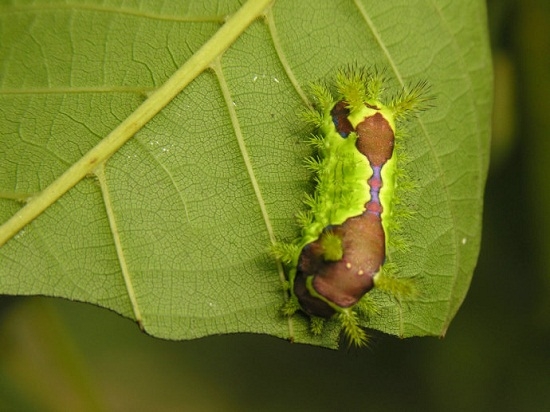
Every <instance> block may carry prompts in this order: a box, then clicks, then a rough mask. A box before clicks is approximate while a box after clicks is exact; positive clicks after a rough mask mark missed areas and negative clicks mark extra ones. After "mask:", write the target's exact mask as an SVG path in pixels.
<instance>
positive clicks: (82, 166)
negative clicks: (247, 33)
mask: <svg viewBox="0 0 550 412" xmlns="http://www.w3.org/2000/svg"><path fill="white" fill-rule="evenodd" d="M272 1H273V0H248V1H247V2H246V3H245V4H244V5H243V6H242V7H241V8H240V9H239V10H238V11H237V12H236V13H235V14H233V15H231V16H230V17H229V19H228V20H227V22H226V23H225V24H224V25H223V26H222V27H221V28H220V29H219V30H218V31H217V32H216V33H215V34H214V35H213V36H212V37H211V38H210V40H208V41H207V42H206V43H205V44H204V45H203V46H202V47H201V48H200V49H199V50H198V51H197V52H196V53H195V54H193V56H191V58H190V59H189V60H187V61H186V62H185V63H184V64H183V66H181V67H180V68H179V69H178V70H177V71H176V72H175V73H174V74H173V75H172V76H171V77H170V78H169V79H168V80H167V81H166V82H165V83H164V84H163V85H162V86H161V87H159V88H158V89H157V90H156V91H155V92H154V93H153V94H151V96H150V97H149V98H148V99H147V100H146V101H145V102H143V103H142V104H141V106H139V107H138V108H137V109H136V110H135V111H134V112H133V113H132V114H131V115H130V116H128V117H127V118H126V119H125V120H124V121H123V122H122V123H121V124H120V125H118V127H116V128H115V129H114V130H113V131H112V132H111V133H109V134H108V135H107V136H106V137H105V138H104V139H103V140H102V141H101V142H99V143H98V144H97V145H96V146H95V147H94V148H92V149H91V150H90V151H89V152H88V153H86V154H85V155H84V156H83V157H82V158H81V159H80V160H78V161H77V162H76V163H74V164H73V165H72V166H71V167H70V168H69V169H67V171H65V173H63V174H62V175H61V176H60V177H58V178H57V179H56V180H55V181H53V182H52V183H51V184H50V185H49V186H48V187H46V188H45V189H44V190H43V191H41V192H40V193H39V194H38V195H36V196H34V197H32V198H31V199H30V200H29V201H28V203H27V204H26V205H25V206H24V207H22V208H21V209H20V210H19V211H17V213H15V214H14V215H13V216H12V217H11V218H10V219H9V220H8V221H6V222H5V223H4V224H3V225H2V226H0V247H1V246H3V245H4V244H5V243H6V242H7V241H8V240H9V239H11V238H12V237H13V236H15V234H17V233H18V232H19V231H20V230H21V229H23V228H24V227H25V226H26V225H27V224H29V223H30V222H31V221H32V220H33V219H35V218H36V217H37V216H39V215H40V214H41V213H42V212H44V211H45V210H46V209H47V208H48V207H49V206H51V205H52V204H53V203H55V202H56V201H57V200H58V199H59V198H60V197H61V196H63V195H64V194H65V193H66V192H67V191H68V190H70V189H71V188H72V187H74V186H75V185H76V184H77V183H78V182H80V181H81V180H82V179H83V178H84V177H85V176H86V175H88V174H90V173H93V171H94V170H95V169H96V168H97V167H98V166H99V165H100V164H102V163H103V162H105V161H107V160H108V159H109V158H110V157H111V156H112V155H113V154H114V153H116V151H117V150H118V149H120V147H122V145H123V144H124V143H126V142H127V141H128V140H130V139H131V138H132V136H134V134H136V133H137V132H138V131H139V130H140V129H141V128H142V127H143V126H144V125H145V124H146V123H147V122H149V120H151V119H152V118H153V117H154V116H155V115H156V114H157V113H158V112H160V111H161V110H162V109H163V108H164V107H165V106H166V105H167V104H168V103H170V102H171V101H172V99H174V97H176V96H177V95H178V93H180V92H181V91H182V90H183V89H184V88H185V87H186V86H187V85H188V84H189V83H191V81H193V80H194V79H195V78H196V77H197V76H198V75H199V74H200V73H202V72H203V71H204V70H205V69H206V68H207V67H208V66H209V65H210V63H211V62H212V61H214V59H216V58H217V57H218V56H220V55H222V54H223V53H224V52H225V50H226V49H227V48H228V47H229V46H231V44H232V43H233V42H234V41H235V40H236V39H237V38H238V37H239V36H240V35H241V33H242V32H243V31H244V30H245V29H246V28H247V27H248V26H249V25H250V24H251V23H252V22H253V21H254V20H255V19H256V18H258V17H259V16H262V15H264V14H265V10H266V9H267V8H268V7H269V6H270V3H271V2H272Z"/></svg>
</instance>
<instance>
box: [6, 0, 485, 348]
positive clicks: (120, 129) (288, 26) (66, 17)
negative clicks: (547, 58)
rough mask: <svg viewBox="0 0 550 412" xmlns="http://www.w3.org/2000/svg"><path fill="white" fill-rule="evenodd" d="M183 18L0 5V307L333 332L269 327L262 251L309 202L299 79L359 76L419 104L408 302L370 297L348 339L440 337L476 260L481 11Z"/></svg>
mask: <svg viewBox="0 0 550 412" xmlns="http://www.w3.org/2000/svg"><path fill="white" fill-rule="evenodd" d="M183 3H184V2H168V3H167V2H160V1H143V2H137V1H136V2H135V3H134V2H120V1H103V2H94V1H68V2H67V1H63V2H61V1H59V2H55V1H46V0H44V1H34V2H27V1H23V0H21V1H13V2H10V3H9V4H6V3H5V2H4V3H3V4H2V6H1V8H0V28H1V33H0V139H1V140H0V221H2V222H6V223H5V224H4V225H3V226H2V227H0V245H3V246H2V247H1V249H0V292H1V293H4V294H14V295H34V294H40V295H50V296H59V297H65V298H68V299H73V300H79V301H84V302H89V303H93V304H96V305H99V306H102V307H105V308H109V309H112V310H114V311H116V312H118V313H120V314H122V315H123V316H126V317H129V318H131V319H134V320H136V321H138V322H139V323H140V325H141V326H142V327H143V329H144V330H145V331H147V333H150V334H151V335H154V336H158V337H163V338H169V339H191V338H197V337H200V336H204V335H209V334H217V333H231V332H255V333H267V334H271V335H275V336H279V337H284V338H288V339H294V340H295V341H297V342H308V343H317V344H321V345H325V346H331V347H334V346H336V344H337V333H335V332H336V329H335V328H334V327H332V328H331V327H329V328H328V329H327V333H325V334H324V335H322V336H321V337H314V336H312V335H311V334H310V333H309V331H308V322H307V319H306V318H305V317H302V316H300V315H298V316H295V317H293V318H291V319H287V318H285V317H283V316H282V315H281V313H280V307H281V305H282V304H283V302H284V299H285V292H284V290H283V286H282V280H283V279H284V277H283V276H284V275H283V273H282V269H281V266H280V265H278V263H277V262H276V261H275V260H274V259H273V258H271V257H270V255H269V248H270V245H271V244H272V243H273V242H274V241H275V240H277V239H290V238H292V237H293V236H295V235H296V230H297V228H296V225H295V223H294V215H295V214H296V212H297V211H298V210H300V209H302V208H303V205H302V203H301V200H302V194H303V192H304V190H307V187H308V186H307V182H308V175H307V173H306V171H305V169H304V167H303V164H302V161H303V158H304V156H305V155H307V154H308V153H309V148H308V147H307V145H306V144H305V138H306V137H307V135H308V133H309V130H308V129H307V128H306V127H305V126H304V125H303V124H302V123H301V121H300V119H299V117H298V113H299V112H300V110H302V109H303V108H304V107H305V105H306V104H307V93H304V90H306V87H305V86H306V85H307V84H308V83H309V82H310V81H314V80H319V79H324V80H329V79H330V78H331V76H333V75H334V73H335V71H336V69H337V68H338V67H341V66H342V65H346V64H352V63H359V64H364V65H366V66H371V65H377V66H378V67H384V68H387V73H388V75H389V77H391V78H392V79H393V83H394V85H395V87H401V86H403V85H407V84H410V83H411V82H417V81H419V80H427V81H428V82H429V83H430V85H431V93H432V94H433V95H434V96H435V101H434V107H432V108H431V109H430V110H428V111H426V112H424V113H422V115H421V116H419V117H418V119H417V120H416V121H415V122H413V123H412V124H411V127H410V130H409V135H408V137H407V141H406V147H407V150H408V152H409V153H408V154H409V158H408V163H407V164H406V165H405V167H406V168H407V169H408V172H409V174H411V176H413V178H414V179H415V181H416V183H417V186H418V190H417V191H416V192H415V200H414V204H413V205H412V208H413V209H414V210H415V217H414V218H413V219H411V220H410V221H407V222H405V223H404V225H405V230H406V234H407V236H408V238H409V239H410V241H411V245H410V246H411V247H410V250H409V251H408V252H406V253H401V254H397V255H396V256H395V257H394V260H395V261H396V262H397V263H398V265H399V267H400V271H401V272H402V273H403V274H404V275H407V276H416V279H417V281H418V284H419V287H420V289H421V294H420V296H419V298H417V299H416V300H414V301H412V302H408V303H407V304H403V305H398V304H397V303H396V302H394V301H392V300H389V299H386V298H384V296H382V295H381V294H380V295H378V294H376V292H375V296H376V297H377V299H378V300H379V304H380V307H381V313H380V315H379V316H376V317H374V318H372V319H370V320H368V322H367V323H366V325H368V326H369V327H372V328H376V329H379V330H382V331H384V332H387V333H391V334H396V335H399V336H403V337H407V336H414V335H442V334H444V333H445V331H446V329H447V327H448V325H449V323H450V321H451V319H452V318H453V316H454V314H455V313H456V311H457V310H458V307H459V306H460V304H461V302H462V300H463V299H464V296H465V294H466V291H467V288H468V285H469V282H470V279H471V275H472V272H473V269H474V266H475V263H476V259H477V255H478V251H479V242H480V230H481V210H482V198H483V188H484V182H485V177H486V172H487V165H488V137H489V115H490V109H491V64H490V57H489V50H488V39H487V33H486V21H485V18H486V17H485V6H484V2H483V1H480V0H470V1H468V2H452V1H450V0H447V1H445V0H432V1H425V0H418V1H409V0H399V1H391V2H388V1H367V0H363V1H359V0H357V1H355V2H354V1H340V2H336V1H318V0H310V1H299V2H298V1H291V0H277V1H276V2H274V3H273V4H271V5H270V4H269V2H267V1H265V0H263V1H262V0H256V1H253V0H251V1H249V2H248V3H245V4H240V3H239V2H238V1H229V0H227V1H201V2H192V1H190V2H185V3H187V4H183ZM227 15H230V16H231V17H230V18H229V19H228V20H227V22H225V23H224V21H226V20H225V18H226V16H227ZM213 36H214V37H213ZM203 45H205V46H204V47H202V48H201V46H203ZM186 62H187V63H186ZM184 63H185V65H184V66H183V68H182V69H180V70H179V71H177V70H178V68H179V67H180V66H182V65H183V64H184ZM206 67H209V68H210V70H206V71H204V69H205V68H206ZM173 73H175V74H174V76H172V74H173ZM170 76H172V77H171V78H170ZM169 78H170V80H168V79H169ZM182 89H183V90H182ZM142 103H143V105H142ZM140 105H141V106H140ZM151 117H152V120H150V121H148V120H149V119H150V118H151ZM104 138H105V139H104ZM126 141H127V143H125V144H124V142H126ZM123 144H124V145H123ZM86 153H88V154H86ZM58 178H59V179H58ZM56 179H57V180H56ZM54 182H55V183H54Z"/></svg>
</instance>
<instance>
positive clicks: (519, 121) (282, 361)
mask: <svg viewBox="0 0 550 412" xmlns="http://www.w3.org/2000/svg"><path fill="white" fill-rule="evenodd" d="M488 7H489V20H490V30H491V41H492V45H493V51H494V59H495V60H494V64H495V85H496V91H495V115H494V127H493V129H494V131H493V148H492V159H491V170H490V173H489V180H488V182H487V191H486V197H485V212H484V225H483V243H482V249H481V254H480V260H479V264H478V267H477V269H476V272H475V274H474V278H473V282H472V286H471V289H470V291H469V293H468V296H467V298H466V301H465V303H464V305H463V307H462V308H461V309H460V311H459V313H458V315H457V317H456V318H455V320H454V322H453V323H452V325H451V327H450V329H449V331H448V333H447V336H446V337H445V338H444V339H441V340H438V339H435V338H413V339H407V340H403V341H401V340H399V339H396V338H393V337H389V336H385V335H382V334H378V335H376V336H375V337H374V339H373V341H372V343H371V345H370V347H369V348H368V349H363V350H355V349H351V350H350V349H342V350H340V351H336V352H335V351H330V350H327V349H321V348H317V347H310V346H305V345H291V344H289V343H287V342H285V341H282V340H278V339H275V338H272V337H268V336H254V335H233V336H216V337H209V338H205V339H200V340H196V341H190V342H167V341H161V340H157V339H153V338H150V337H148V336H146V335H143V334H142V333H140V332H139V330H138V328H137V327H136V326H135V325H133V324H132V323H131V322H129V321H128V320H125V319H122V318H120V317H119V316H117V315H115V314H113V313H110V312H108V311H105V310H98V309H97V308H94V307H93V306H90V305H84V304H77V303H72V302H67V301H64V300H56V299H47V298H8V297H3V298H1V299H0V304H1V307H0V309H1V310H0V313H1V316H0V411H9V410H14V411H15V410H17V411H22V410H23V411H24V410H29V411H30V410H33V411H34V410H41V411H42V410H74V411H76V410H78V411H85V410H109V411H129V410H133V411H148V410H159V411H166V410H185V411H243V410H261V411H282V410H284V411H334V410H341V411H344V410H383V411H394V410H395V411H402V410H420V409H422V410H424V411H431V410H433V411H441V410H445V411H464V410H474V411H484V410H487V411H495V410H499V411H520V410H521V411H549V410H550V322H549V318H550V299H549V296H550V294H549V291H550V277H549V266H550V257H549V254H548V253H547V251H550V236H548V233H549V232H550V133H549V131H550V2H548V1H547V0H516V1H514V0H492V1H488Z"/></svg>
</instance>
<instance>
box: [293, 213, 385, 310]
mask: <svg viewBox="0 0 550 412" xmlns="http://www.w3.org/2000/svg"><path fill="white" fill-rule="evenodd" d="M330 231H331V232H332V233H333V234H334V235H336V236H339V237H341V239H342V247H343V250H344V254H343V257H342V259H341V260H338V261H336V262H333V261H327V260H326V259H325V258H324V253H325V252H324V250H323V247H322V246H321V238H322V237H323V235H324V233H325V232H326V230H325V232H323V234H322V235H321V236H320V238H319V239H317V240H316V241H315V242H312V243H310V244H309V245H307V246H306V247H305V248H304V249H303V250H302V253H301V255H300V259H299V262H298V268H297V269H298V270H297V275H296V281H295V287H294V293H295V295H296V296H297V298H298V300H299V302H300V305H301V306H302V308H303V309H304V310H305V311H306V312H307V313H309V314H310V315H314V316H322V317H330V316H332V315H333V314H334V312H335V311H334V309H332V307H330V306H329V304H328V303H326V302H324V301H323V298H324V299H326V300H327V301H329V302H331V303H333V304H334V305H335V306H338V307H341V308H348V307H350V306H353V305H355V304H356V303H357V302H358V301H359V299H361V298H362V297H363V295H364V294H365V293H367V292H368V291H369V290H371V289H372V288H373V287H374V279H373V278H374V276H375V275H376V274H377V273H378V272H379V271H380V267H381V266H382V264H383V263H384V259H385V234H384V229H383V228H382V223H381V221H380V217H379V216H376V215H375V214H373V213H370V212H365V213H363V214H362V215H360V216H357V217H353V218H350V219H348V220H346V221H345V222H344V223H343V224H342V225H338V226H333V227H331V229H330ZM309 277H313V280H312V283H311V286H310V288H311V287H312V288H313V289H314V291H310V290H309V288H308V285H307V283H306V282H307V279H308V278H309ZM311 292H313V294H318V295H320V297H315V296H312V294H311Z"/></svg>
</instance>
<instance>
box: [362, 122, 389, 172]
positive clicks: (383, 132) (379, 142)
mask: <svg viewBox="0 0 550 412" xmlns="http://www.w3.org/2000/svg"><path fill="white" fill-rule="evenodd" d="M356 132H357V143H356V147H357V150H359V151H360V152H361V153H362V154H364V155H365V156H366V157H367V159H369V162H370V163H371V165H374V166H382V165H383V164H384V163H386V162H387V161H388V160H389V159H390V158H391V157H392V153H393V146H394V143H395V136H394V133H393V130H392V128H391V126H390V124H389V123H388V121H387V120H386V119H385V118H384V116H382V114H380V113H376V114H374V115H373V116H369V117H367V118H366V119H365V120H363V121H362V122H361V123H359V124H358V125H357V128H356Z"/></svg>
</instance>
